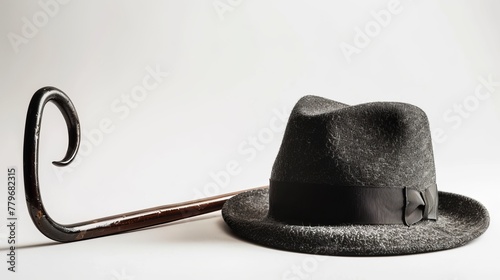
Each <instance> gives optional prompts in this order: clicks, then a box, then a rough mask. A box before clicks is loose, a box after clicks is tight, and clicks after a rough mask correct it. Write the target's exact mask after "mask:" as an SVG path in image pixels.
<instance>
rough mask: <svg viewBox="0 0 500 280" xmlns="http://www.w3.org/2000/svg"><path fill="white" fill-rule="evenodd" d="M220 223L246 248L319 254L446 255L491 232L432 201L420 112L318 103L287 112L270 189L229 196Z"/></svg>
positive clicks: (447, 198)
mask: <svg viewBox="0 0 500 280" xmlns="http://www.w3.org/2000/svg"><path fill="white" fill-rule="evenodd" d="M222 215H223V218H224V220H225V221H226V223H227V224H228V225H229V227H230V228H231V229H232V231H233V232H234V233H235V234H236V235H238V236H240V237H242V238H244V239H247V240H250V241H253V242H255V243H258V244H262V245H265V246H270V247H274V248H278V249H284V250H290V251H297V252H304V253H312V254H323V255H401V254H414V253H423V252H431V251H438V250H445V249H450V248H455V247H458V246H462V245H464V244H466V243H467V242H469V241H471V240H473V239H475V238H477V237H478V236H479V235H481V234H482V233H483V232H484V231H486V229H487V228H488V225H489V215H488V211H487V210H486V208H485V207H484V206H483V205H481V204H480V203H479V202H477V201H475V200H473V199H471V198H468V197H465V196H462V195H458V194H453V193H447V192H441V191H439V192H438V190H437V187H436V175H435V166H434V156H433V151H432V141H431V135H430V129H429V124H428V120H427V116H426V115H425V113H424V112H423V111H422V110H421V109H419V108H418V107H415V106H413V105H410V104H405V103H395V102H374V103H366V104H360V105H355V106H348V105H345V104H342V103H339V102H335V101H332V100H328V99H324V98H321V97H316V96H306V97H303V98H302V99H300V100H299V101H298V103H297V104H296V105H295V107H294V109H293V110H292V113H291V115H290V118H289V121H288V124H287V128H286V131H285V135H284V138H283V142H282V144H281V148H280V150H279V153H278V156H277V158H276V161H275V163H274V166H273V169H272V172H271V179H270V185H269V189H264V190H253V191H248V192H244V193H242V194H239V195H236V196H234V197H233V198H231V199H230V200H228V201H227V202H226V203H225V204H224V207H223V209H222Z"/></svg>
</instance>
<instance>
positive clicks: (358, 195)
mask: <svg viewBox="0 0 500 280" xmlns="http://www.w3.org/2000/svg"><path fill="white" fill-rule="evenodd" d="M437 206H438V192H437V187H436V185H435V184H432V185H429V186H427V188H426V189H424V190H421V191H420V190H416V189H413V188H408V187H404V188H401V187H367V186H332V185H328V184H311V183H289V182H280V181H275V180H271V182H270V187H269V214H268V215H269V217H270V218H272V219H274V220H277V221H281V222H285V223H289V224H296V225H338V224H365V225H366V224H371V225H383V224H405V225H407V226H410V225H413V224H415V223H417V222H419V221H421V220H437V208H438V207H437Z"/></svg>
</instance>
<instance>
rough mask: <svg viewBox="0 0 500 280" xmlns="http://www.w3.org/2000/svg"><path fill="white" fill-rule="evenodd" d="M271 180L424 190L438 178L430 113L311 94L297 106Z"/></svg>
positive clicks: (389, 104)
mask: <svg viewBox="0 0 500 280" xmlns="http://www.w3.org/2000/svg"><path fill="white" fill-rule="evenodd" d="M271 180H275V181H282V182H294V183H315V184H328V185H332V186H333V187H334V186H365V187H394V188H404V187H408V188H411V189H416V190H423V189H425V188H426V187H427V186H429V185H432V184H435V180H436V179H435V166H434V157H433V153H432V141H431V135H430V129H429V123H428V119H427V116H426V115H425V113H424V112H423V111H422V110H421V109H420V108H418V107H416V106H413V105H410V104H405V103H396V102H374V103H366V104H360V105H355V106H348V105H345V104H342V103H339V102H335V101H332V100H328V99H325V98H321V97H317V96H305V97H303V98H302V99H300V100H299V101H298V102H297V104H296V105H295V107H294V109H293V110H292V113H291V115H290V118H289V121H288V125H287V128H286V131H285V135H284V138H283V142H282V144H281V148H280V150H279V153H278V156H277V158H276V161H275V163H274V165H273V169H272V173H271Z"/></svg>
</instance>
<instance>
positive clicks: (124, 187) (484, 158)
mask: <svg viewBox="0 0 500 280" xmlns="http://www.w3.org/2000/svg"><path fill="white" fill-rule="evenodd" d="M102 2H103V1H76V0H75V1H69V2H68V3H62V2H61V3H59V2H54V1H49V0H41V1H40V2H37V1H30V2H28V1H2V2H0V35H1V36H0V86H1V92H0V98H1V99H0V100H1V102H0V131H1V133H2V137H1V141H2V142H1V146H0V167H1V170H2V171H0V173H1V176H0V182H1V183H0V184H1V185H2V186H5V187H4V188H2V189H3V191H0V221H1V223H0V225H3V224H4V223H5V225H6V224H7V220H6V218H7V211H6V204H7V190H6V181H7V179H6V176H7V171H6V170H7V167H9V166H16V167H17V168H18V170H17V173H18V185H17V186H18V192H17V199H18V204H17V216H18V218H19V221H18V231H17V236H16V237H17V241H18V248H17V251H16V254H17V260H18V263H17V267H16V269H17V272H16V273H11V272H8V271H7V267H8V264H7V263H6V261H4V260H6V259H7V256H6V254H7V247H8V244H7V237H8V231H7V227H6V226H5V225H3V226H0V249H1V255H2V256H1V257H0V260H1V262H0V263H1V264H0V275H2V276H1V278H2V279H54V277H56V279H57V278H64V279H151V278H153V277H156V278H159V276H167V277H171V278H174V279H178V278H191V279H194V278H203V279H215V278H217V279H259V278H267V279H346V280H354V279H356V280H357V279H401V278H403V277H404V278H405V279H424V278H425V279H443V280H459V279H460V280H461V279H498V277H499V275H500V268H499V267H498V263H499V257H498V251H499V249H500V241H498V238H497V237H498V236H499V223H498V220H497V217H498V214H499V213H500V208H499V206H498V205H499V204H498V202H497V200H498V199H499V194H500V192H499V191H498V182H499V181H500V180H499V175H498V174H499V170H500V169H499V167H500V166H499V161H498V159H499V157H500V148H499V144H498V143H500V129H499V128H500V121H499V120H500V63H499V62H500V52H499V50H500V33H499V31H500V21H499V17H498V15H499V13H500V5H499V3H498V2H496V1H468V2H465V1H461V3H457V4H453V2H456V1H410V0H401V1H392V2H391V1H388V0H383V1H363V2H359V1H358V2H359V3H356V4H354V3H346V2H347V1H343V3H342V4H339V3H333V1H300V2H299V1H245V0H217V1H212V0H208V1H105V2H104V3H102ZM44 3H49V4H44ZM383 10H384V11H385V12H384V11H383ZM388 13H390V18H389V17H387V16H385V18H384V17H383V16H382V15H387V14H388ZM377 15H378V16H377ZM377 17H379V18H380V17H382V21H381V20H380V19H379V22H377V20H376V18H377ZM360 32H362V33H363V34H364V35H360ZM367 32H368V34H369V35H367ZM365 36H367V37H365ZM346 46H349V47H346ZM343 48H344V50H345V49H346V48H350V50H351V51H353V52H352V53H350V54H349V53H346V52H344V51H343ZM155 71H156V72H160V74H161V75H160V76H156V78H157V79H156V80H155V79H152V80H151V79H150V78H148V76H151V74H150V72H155ZM165 73H168V76H167V75H166V74H165ZM153 78H154V77H153ZM144 79H146V80H147V79H150V80H148V82H149V83H150V84H149V85H151V84H153V85H154V88H153V87H150V88H151V90H147V91H146V93H145V94H142V95H141V94H139V93H138V91H137V90H138V89H139V88H140V87H141V86H143V80H144ZM484 80H486V81H488V80H490V84H489V86H485V82H484ZM47 85H52V86H55V87H58V88H60V89H61V90H63V91H64V92H66V93H67V94H68V95H69V96H70V98H71V99H72V101H73V103H74V104H75V106H76V108H77V111H78V114H79V117H80V121H81V125H82V129H83V133H84V138H83V142H84V143H85V144H84V145H85V146H82V147H81V151H80V154H79V156H78V159H77V161H76V162H74V164H72V165H70V166H69V167H65V168H62V169H56V168H55V167H53V166H52V165H51V164H50V162H51V161H53V160H59V159H61V158H62V157H63V155H64V153H65V150H66V145H67V139H66V137H67V136H66V127H65V124H64V120H63V118H62V117H61V115H60V113H59V111H58V110H57V109H56V107H55V106H53V105H49V106H47V107H46V111H45V115H44V119H43V129H42V134H41V145H40V156H41V161H40V180H41V186H42V193H43V198H44V203H45V205H46V207H47V209H48V211H49V213H50V214H51V216H52V217H53V218H54V219H55V220H56V221H59V222H61V223H72V222H78V221H82V220H87V219H92V218H97V217H102V216H106V215H111V214H118V213H122V212H127V211H133V210H138V209H141V208H147V207H153V206H157V205H162V204H167V203H173V202H179V201H184V200H190V199H195V198H198V197H200V196H208V195H212V194H220V193H224V192H229V191H236V190H243V189H246V188H250V187H255V186H260V185H265V184H266V183H267V180H268V178H269V175H270V170H271V166H272V163H273V160H274V157H275V156H276V153H277V151H278V148H279V145H280V141H281V138H282V135H283V128H284V125H285V123H286V119H287V116H288V114H289V111H290V110H291V108H292V107H293V105H294V104H295V102H296V101H297V100H298V99H299V98H300V97H301V96H303V95H306V94H314V95H319V96H323V97H327V98H330V99H334V100H337V101H340V102H344V103H347V104H359V103H364V102H370V101H400V102H407V103H411V104H414V105H417V106H419V107H421V108H422V109H423V110H424V111H425V112H427V114H428V117H429V120H430V123H431V128H432V130H433V133H435V134H434V135H435V137H434V152H435V161H436V167H437V176H438V178H437V179H438V188H439V189H440V190H445V191H449V192H456V193H460V194H463V195H467V196H470V197H473V198H475V199H477V200H479V201H481V202H482V203H483V204H484V205H485V206H486V207H487V208H488V210H489V211H490V215H491V225H490V228H489V229H488V231H487V232H486V233H485V234H484V235H483V236H481V237H480V238H478V239H477V240H475V241H473V242H472V243H470V244H469V245H467V246H464V247H461V248H458V249H453V250H448V251H443V252H436V253H429V254H420V255H414V256H398V257H372V258H363V257H361V258H355V257H347V258H346V257H334V256H328V257H318V256H313V255H307V254H299V253H292V252H285V251H278V250H274V249H269V248H265V247H262V246H257V245H254V244H251V243H248V242H245V241H242V240H240V239H238V238H236V237H234V236H233V235H231V233H230V232H229V230H228V228H227V227H226V226H225V224H224V222H223V220H222V218H221V216H220V212H215V213H212V214H209V215H205V216H203V217H200V218H195V219H192V220H189V222H188V221H185V222H177V223H173V224H170V225H165V226H159V227H155V228H153V229H148V230H142V231H136V232H133V233H127V234H122V235H117V236H112V237H106V238H100V239H95V240H88V241H83V242H77V243H71V244H58V243H56V242H53V241H51V240H49V239H47V238H46V237H44V236H43V235H42V234H41V233H39V232H38V231H37V229H36V228H35V227H34V226H33V224H32V222H31V219H30V217H29V215H28V212H27V210H26V205H25V202H24V189H23V187H24V184H23V182H22V144H23V143H22V141H23V131H24V122H25V115H26V109H27V106H28V103H29V100H30V98H31V96H32V94H33V93H34V92H35V91H36V90H37V89H39V88H41V87H43V86H47ZM478 89H479V90H478ZM127 98H128V99H130V100H131V101H126V100H127ZM127 102H129V103H127ZM459 108H463V109H462V110H463V111H460V110H461V109H459ZM101 122H108V123H109V124H110V128H108V129H106V131H105V132H103V131H101V132H98V131H97V129H100V123H101ZM255 139H257V140H255ZM253 140H255V141H256V143H254V144H252V143H253V142H252V141H253ZM83 142H82V144H83ZM235 162H236V164H238V167H239V169H238V173H237V174H234V175H229V176H224V175H223V174H224V172H226V171H225V170H226V166H227V164H228V163H235ZM215 178H219V179H218V180H217V179H215ZM4 275H5V276H4Z"/></svg>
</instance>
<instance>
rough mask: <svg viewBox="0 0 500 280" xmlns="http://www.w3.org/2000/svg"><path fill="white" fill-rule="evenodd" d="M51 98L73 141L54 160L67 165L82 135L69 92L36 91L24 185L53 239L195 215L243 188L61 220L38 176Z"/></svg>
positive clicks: (36, 214)
mask: <svg viewBox="0 0 500 280" xmlns="http://www.w3.org/2000/svg"><path fill="white" fill-rule="evenodd" d="M47 102H52V103H54V104H55V105H56V106H57V107H58V108H59V110H60V111H61V113H62V114H63V116H64V119H65V121H66V125H67V127H68V139H69V140H68V142H69V143H68V149H67V152H66V156H65V157H64V159H62V160H61V161H55V162H53V164H55V165H57V166H65V165H67V164H69V163H71V161H72V160H73V159H74V158H75V156H76V154H77V151H78V147H79V145H80V136H81V135H80V124H79V120H78V115H77V113H76V109H75V107H74V105H73V103H72V102H71V100H70V99H69V98H68V96H67V95H66V94H64V93H63V92H62V91H61V90H59V89H57V88H54V87H45V88H42V89H40V90H38V91H37V92H36V93H35V94H34V95H33V98H32V99H31V102H30V104H29V108H28V113H27V117H26V126H25V132H24V148H23V153H24V154H23V168H24V186H25V192H26V202H27V205H28V210H29V213H30V216H31V219H32V220H33V222H34V223H35V225H36V227H37V228H38V229H39V230H40V232H42V233H43V234H44V235H45V236H47V237H48V238H50V239H53V240H55V241H59V242H72V241H78V240H84V239H90V238H96V237H101V236H107V235H112V234H117V233H121V232H125V231H130V230H134V229H139V228H144V227H149V226H153V225H158V224H163V223H168V222H172V221H176V220H180V219H184V218H188V217H193V216H197V215H201V214H205V213H209V212H213V211H217V210H220V209H221V208H222V205H223V204H224V202H225V201H226V200H227V199H229V198H230V197H232V196H234V195H236V194H238V193H240V192H242V191H240V192H233V193H228V194H224V195H219V196H214V197H209V198H205V199H200V200H193V201H187V202H184V203H178V204H170V205H165V206H159V207H154V208H149V209H144V210H139V211H135V212H129V213H124V214H120V215H114V216H109V217H104V218H100V219H95V220H90V221H85V222H81V223H75V224H69V225H63V224H59V223H57V222H56V221H54V220H53V219H51V217H50V216H49V214H48V213H47V211H46V210H45V208H44V206H43V202H42V197H41V193H40V182H39V180H38V146H39V139H40V130H41V121H42V115H43V109H44V107H45V105H46V104H47ZM261 188H264V187H261ZM256 189H258V188H256Z"/></svg>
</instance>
